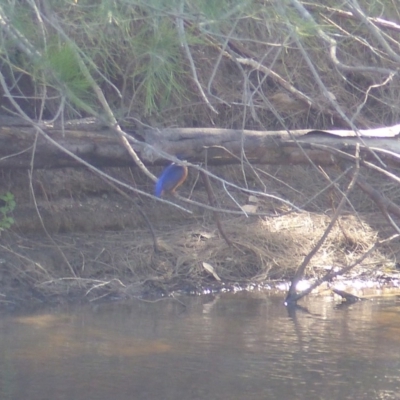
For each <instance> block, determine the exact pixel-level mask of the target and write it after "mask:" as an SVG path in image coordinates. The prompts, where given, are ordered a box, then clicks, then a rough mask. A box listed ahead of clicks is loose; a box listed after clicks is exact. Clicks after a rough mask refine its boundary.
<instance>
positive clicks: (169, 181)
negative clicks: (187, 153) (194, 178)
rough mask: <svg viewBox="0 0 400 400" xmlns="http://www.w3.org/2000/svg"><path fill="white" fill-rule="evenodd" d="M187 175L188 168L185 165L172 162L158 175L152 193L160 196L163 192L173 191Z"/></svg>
mask: <svg viewBox="0 0 400 400" xmlns="http://www.w3.org/2000/svg"><path fill="white" fill-rule="evenodd" d="M187 176H188V168H187V166H186V165H179V164H176V163H172V164H171V165H169V166H168V167H166V168H165V169H164V171H163V172H162V174H161V175H160V176H159V178H158V180H157V182H156V186H155V188H154V194H155V195H156V196H157V197H161V196H162V195H163V194H164V193H172V194H173V193H175V190H176V189H177V188H178V187H179V186H181V185H182V183H183V182H185V180H186V178H187Z"/></svg>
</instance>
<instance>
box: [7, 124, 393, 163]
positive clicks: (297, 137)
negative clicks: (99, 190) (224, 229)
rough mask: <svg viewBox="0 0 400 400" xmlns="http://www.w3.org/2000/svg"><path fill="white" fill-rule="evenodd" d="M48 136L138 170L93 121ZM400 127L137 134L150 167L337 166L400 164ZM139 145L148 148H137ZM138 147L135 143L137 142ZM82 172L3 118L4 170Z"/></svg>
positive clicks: (51, 130)
mask: <svg viewBox="0 0 400 400" xmlns="http://www.w3.org/2000/svg"><path fill="white" fill-rule="evenodd" d="M41 125H42V128H43V130H44V131H45V132H46V134H47V135H48V136H49V137H51V138H52V139H53V140H55V141H56V142H57V143H59V144H60V145H61V146H63V148H65V149H66V150H68V151H70V152H72V153H73V154H75V155H77V156H79V157H80V158H82V159H84V160H85V161H87V162H89V163H91V164H92V165H95V166H97V167H110V166H134V162H133V160H132V159H131V158H130V156H129V154H128V152H127V151H126V149H125V148H123V147H122V146H121V144H120V142H119V141H118V138H117V136H116V134H115V133H114V131H112V130H111V129H109V128H107V127H104V126H102V125H101V124H98V123H96V122H95V121H94V120H92V119H87V120H82V121H70V122H68V123H66V124H65V127H64V129H61V127H58V126H55V125H54V124H50V123H42V124H41ZM399 133H400V125H396V126H393V127H389V128H381V129H372V130H362V131H361V134H362V140H361V139H360V138H358V137H357V136H356V135H355V133H354V132H353V131H343V130H341V131H339V130H337V131H334V130H332V131H331V130H330V131H320V130H309V129H303V130H297V131H292V132H291V133H290V134H289V133H288V132H287V131H248V130H244V131H242V130H233V129H209V128H178V129H162V130H156V129H154V130H146V131H144V132H142V133H141V134H140V135H136V134H135V133H134V134H132V138H135V139H136V141H135V142H136V143H133V144H132V147H134V149H135V150H136V151H137V152H138V154H139V155H140V156H141V158H142V159H143V160H144V162H147V164H150V163H155V164H161V163H163V160H162V158H161V157H160V156H159V155H158V154H157V151H154V150H152V149H151V148H150V147H148V146H146V145H151V146H153V147H154V149H155V150H162V151H163V152H166V153H168V154H171V155H178V156H180V157H182V158H184V159H187V160H190V161H191V162H200V161H204V159H205V158H206V159H207V161H208V163H209V164H214V165H222V164H232V163H239V162H240V160H241V154H242V151H244V152H245V154H246V158H247V159H248V160H249V161H250V162H252V163H255V164H299V163H306V162H309V160H310V159H311V160H312V161H313V162H315V163H316V164H319V165H328V164H334V163H336V161H337V160H338V158H348V159H352V157H353V155H354V152H355V150H354V149H355V146H356V144H357V143H359V144H360V148H361V153H360V154H361V156H362V158H363V159H374V157H375V155H374V154H373V153H372V152H371V149H372V150H373V151H374V152H375V154H377V155H378V156H379V157H380V158H381V159H382V160H383V161H384V162H386V163H389V164H393V165H399V164H400V141H399V140H398V135H399ZM137 140H139V141H141V143H143V145H142V144H137ZM132 141H133V140H132ZM32 154H33V155H34V157H33V167H34V168H62V167H79V166H80V164H79V162H78V161H76V160H74V159H73V158H72V157H70V156H69V155H67V154H66V153H65V152H63V151H62V150H60V149H57V148H56V147H55V146H54V145H53V144H52V143H50V142H49V141H48V140H47V139H46V138H45V137H44V136H43V135H42V134H41V133H36V129H35V128H34V127H32V126H31V125H29V124H28V123H26V122H24V121H22V120H20V119H16V118H5V117H1V118H0V169H14V168H30V166H31V162H32Z"/></svg>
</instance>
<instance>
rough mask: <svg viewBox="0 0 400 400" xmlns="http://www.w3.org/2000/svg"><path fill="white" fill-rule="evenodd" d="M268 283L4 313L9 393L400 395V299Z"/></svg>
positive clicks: (162, 399) (106, 397)
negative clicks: (282, 290)
mask: <svg viewBox="0 0 400 400" xmlns="http://www.w3.org/2000/svg"><path fill="white" fill-rule="evenodd" d="M302 306H304V307H305V309H298V310H296V311H294V312H291V313H290V315H289V313H288V310H287V309H286V308H285V307H284V306H283V298H282V297H279V296H278V297H276V296H269V295H267V294H263V293H236V294H228V293H225V294H220V295H217V296H211V295H205V296H199V297H179V298H178V299H163V300H161V301H158V302H144V301H140V300H136V301H132V302H129V303H122V304H121V303H112V304H110V303H108V304H100V305H95V306H94V305H91V306H90V305H89V306H79V307H72V308H61V309H50V310H42V311H40V312H35V313H30V314H21V313H19V314H18V315H16V314H12V315H10V314H7V315H2V316H0V357H1V363H0V399H1V400H47V399H49V400H50V399H57V400H64V399H65V400H92V399H93V400H119V399H121V400H125V399H138V400H141V399H148V400H156V399H157V400H169V399H174V400H175V399H177V400H182V399H183V400H195V399H210V400H219V399H221V400H222V399H226V400H228V399H229V400H235V399H241V400H242V399H246V400H247V399H248V400H252V399H257V400H260V399H280V400H286V399H290V400H292V399H307V400H309V399H328V400H332V399H340V400H343V399H386V400H387V399H400V299H399V298H396V297H391V298H387V299H385V298H382V299H374V300H371V301H363V302H359V303H356V304H353V305H351V306H348V307H338V306H337V304H336V303H335V302H334V301H333V300H332V299H330V298H322V299H321V298H311V297H310V298H309V299H307V300H306V301H305V302H303V303H302Z"/></svg>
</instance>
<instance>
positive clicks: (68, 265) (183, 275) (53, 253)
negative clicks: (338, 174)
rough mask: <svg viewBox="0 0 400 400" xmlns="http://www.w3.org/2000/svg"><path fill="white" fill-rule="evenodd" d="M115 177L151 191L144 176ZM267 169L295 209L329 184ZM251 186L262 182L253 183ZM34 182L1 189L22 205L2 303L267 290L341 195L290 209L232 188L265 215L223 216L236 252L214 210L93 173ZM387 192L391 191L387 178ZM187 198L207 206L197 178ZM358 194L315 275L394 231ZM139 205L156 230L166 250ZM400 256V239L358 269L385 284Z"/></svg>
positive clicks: (10, 237)
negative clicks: (163, 198)
mask: <svg viewBox="0 0 400 400" xmlns="http://www.w3.org/2000/svg"><path fill="white" fill-rule="evenodd" d="M108 172H110V173H112V174H114V175H115V176H118V177H119V178H120V179H125V180H126V181H127V182H129V183H131V184H132V183H134V184H135V185H137V187H139V188H140V189H142V190H148V191H151V190H152V185H151V184H149V183H148V182H146V181H145V180H143V179H142V178H140V177H139V176H136V173H135V171H132V170H129V169H115V170H111V171H108ZM154 172H155V173H157V172H158V170H155V171H154ZM218 173H219V174H220V175H222V176H225V177H227V178H229V179H231V180H235V179H237V178H236V177H237V176H238V175H237V170H236V169H235V167H225V168H219V169H218ZM268 173H270V174H273V177H274V179H272V178H271V179H268V182H267V184H268V192H269V193H274V194H275V195H278V196H280V197H282V198H285V199H287V200H290V201H295V202H296V204H302V203H303V202H304V203H305V202H306V201H307V198H311V197H312V196H313V193H318V192H319V191H320V189H321V187H323V186H324V185H325V182H324V181H323V180H322V179H321V178H318V174H316V173H315V172H313V171H312V170H311V169H310V168H299V167H296V171H295V172H294V171H293V169H290V167H288V168H286V169H285V168H280V169H278V168H275V170H273V169H272V168H271V167H269V168H268ZM271 176H272V175H271ZM370 179H372V180H373V179H374V177H373V176H371V177H370ZM283 182H284V183H283ZM248 184H250V185H253V187H257V182H256V180H254V181H250V182H248ZM30 186H31V185H30V183H29V177H28V174H27V173H26V172H22V171H20V172H18V173H13V174H3V176H2V187H5V188H7V190H10V191H12V192H13V193H14V195H15V199H16V202H17V207H16V209H15V210H14V212H13V216H14V218H15V224H14V226H13V227H12V229H11V230H9V231H4V232H2V235H1V248H0V254H1V256H0V260H1V267H2V268H1V274H0V294H1V296H2V302H3V304H5V305H7V304H21V303H24V302H25V303H26V301H27V300H29V301H31V300H34V301H38V302H47V301H57V302H58V301H66V300H68V299H69V300H71V299H73V300H75V301H76V300H84V301H90V300H94V299H100V298H123V297H129V296H142V295H148V296H160V295H165V294H168V293H170V292H171V291H174V290H184V291H187V292H196V291H201V290H202V288H205V287H209V288H214V289H215V290H217V289H218V287H226V288H229V287H234V286H235V285H239V286H240V285H241V286H243V287H244V286H246V285H255V286H257V285H259V286H263V285H267V284H268V282H270V281H271V280H281V279H288V278H290V277H291V276H292V275H293V272H294V270H295V269H296V268H297V267H298V265H299V264H300V263H301V262H302V260H303V259H304V257H305V256H306V255H307V253H308V252H309V251H310V250H311V249H312V247H313V246H314V245H315V243H316V241H317V240H318V239H319V237H320V236H321V235H322V233H323V231H324V230H325V229H326V227H327V225H328V223H329V221H330V217H331V214H332V208H334V207H335V204H336V202H337V197H336V193H335V192H333V191H326V192H325V193H323V194H321V195H320V196H318V197H317V198H316V199H315V201H313V202H311V203H309V204H308V205H307V206H306V207H304V209H303V211H301V212H292V213H288V214H285V212H284V211H285V207H286V206H285V205H282V204H281V203H280V202H279V201H275V200H271V199H268V198H259V199H258V200H257V199H254V198H250V199H249V197H248V196H246V195H244V194H241V193H235V197H236V198H237V199H240V205H241V206H246V205H247V206H252V207H254V206H256V208H257V210H258V211H259V212H261V213H266V214H268V215H264V216H262V215H261V216H254V217H246V216H235V215H229V214H227V215H221V218H222V222H223V226H224V229H225V231H226V234H227V235H228V237H229V239H230V240H231V241H232V242H233V246H231V247H229V246H228V245H227V244H226V242H225V241H224V240H223V238H222V237H221V236H220V234H219V232H218V230H217V227H216V225H215V221H214V217H213V215H212V213H211V212H209V211H207V210H202V209H200V208H197V207H193V206H191V205H188V204H185V203H184V202H183V201H180V200H174V199H171V200H174V201H177V202H178V204H180V205H181V206H183V207H184V208H186V209H187V211H190V212H191V213H189V212H185V211H182V210H180V209H177V208H174V207H172V206H170V205H166V204H161V203H159V202H157V201H156V200H152V201H149V200H148V199H146V198H140V197H138V196H136V197H135V196H132V199H133V201H134V202H131V201H129V200H128V199H127V198H125V197H122V196H120V195H119V194H117V193H115V192H114V190H113V189H112V188H110V187H108V186H107V185H106V184H105V183H104V182H102V181H100V180H98V179H97V178H96V177H94V176H93V175H92V174H91V173H90V172H88V171H85V170H54V171H44V170H42V171H35V172H34V175H33V180H32V188H33V191H32V190H30ZM289 187H290V189H289ZM257 188H258V187H257ZM293 189H295V191H294V190H293ZM381 190H383V191H385V190H390V188H388V187H387V185H385V183H384V182H383V183H381ZM293 193H295V194H294V195H293ZM180 194H181V195H182V196H183V197H191V198H193V199H196V200H198V201H202V202H204V203H207V197H206V194H205V192H204V188H203V187H202V184H201V183H199V182H198V181H197V180H196V176H195V174H192V175H191V176H190V178H189V181H188V182H187V183H185V185H184V186H183V187H182V189H181V190H180ZM216 195H217V198H218V201H219V204H220V205H221V206H222V207H229V208H232V204H231V203H230V202H229V198H227V196H226V193H225V192H224V191H223V190H221V191H216ZM390 195H391V197H392V198H393V197H394V195H395V194H394V193H390ZM350 200H351V202H352V204H353V205H354V204H355V205H357V210H358V212H357V213H356V214H355V213H354V211H353V210H351V207H350V206H349V207H348V209H347V210H345V212H344V213H343V215H342V216H341V217H340V219H339V223H338V224H336V226H335V228H334V229H333V231H332V232H331V233H330V235H329V237H328V239H327V241H326V242H325V244H324V245H323V247H322V248H321V250H320V251H319V252H318V253H317V255H316V256H315V257H314V258H313V259H312V260H311V263H310V266H309V268H308V270H307V271H308V272H307V276H308V277H316V276H320V275H321V274H322V273H324V272H325V271H326V270H327V269H329V268H331V267H340V266H344V265H350V264H352V263H354V262H355V261H356V260H357V259H358V258H359V257H360V256H361V255H362V254H363V253H364V252H365V251H367V250H368V249H369V248H370V247H371V246H373V245H374V243H375V242H376V241H377V240H379V239H382V238H384V237H387V236H389V235H390V234H391V230H390V229H389V227H388V226H387V225H386V221H384V220H383V218H382V216H381V214H380V213H378V212H376V210H374V206H373V204H372V203H371V202H370V201H369V200H368V199H366V198H365V196H364V195H363V194H362V193H359V192H357V191H356V192H354V194H353V197H352V198H351V199H350ZM138 207H140V209H141V210H142V211H143V212H144V213H145V214H146V215H147V217H148V218H149V221H150V223H151V225H152V227H153V229H154V231H155V233H156V236H157V240H158V244H159V251H158V252H155V251H154V243H153V239H152V236H151V234H150V230H149V227H148V225H147V223H146V221H145V220H144V219H143V217H142V216H141V214H140V213H139V212H138ZM399 251H400V246H398V243H397V242H392V243H391V244H390V245H382V246H378V247H377V249H376V250H375V251H373V252H372V253H371V254H370V256H369V257H367V258H366V259H365V260H363V262H362V263H361V265H360V266H359V267H357V269H356V270H355V271H353V272H352V274H353V276H355V274H361V275H362V276H364V277H368V278H372V279H375V280H380V281H381V282H382V283H385V281H386V282H389V281H390V280H391V279H395V278H396V276H397V275H396V274H397V272H396V271H397V268H398V264H397V261H396V260H397V257H398V253H399ZM204 263H206V264H204ZM209 266H211V267H212V268H213V270H211V271H210V268H209ZM219 279H220V280H219Z"/></svg>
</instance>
